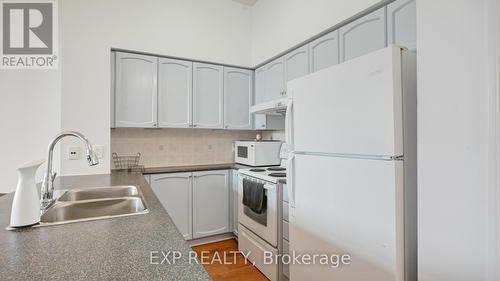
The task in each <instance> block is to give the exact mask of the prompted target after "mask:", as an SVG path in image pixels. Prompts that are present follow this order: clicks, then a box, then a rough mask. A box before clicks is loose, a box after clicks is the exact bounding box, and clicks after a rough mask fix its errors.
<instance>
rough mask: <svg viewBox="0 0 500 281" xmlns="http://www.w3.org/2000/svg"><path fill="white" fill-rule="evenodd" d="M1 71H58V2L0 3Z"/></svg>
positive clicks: (12, 1)
mask: <svg viewBox="0 0 500 281" xmlns="http://www.w3.org/2000/svg"><path fill="white" fill-rule="evenodd" d="M0 15H1V20H0V24H1V27H0V30H1V36H0V39H1V40H2V41H1V47H0V68H2V69H56V68H57V67H58V51H59V50H58V34H59V33H58V10H57V0H52V1H50V0H47V1H42V0H40V1H21V0H18V1H14V0H0Z"/></svg>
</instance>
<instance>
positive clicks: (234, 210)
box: [230, 170, 239, 235]
mask: <svg viewBox="0 0 500 281" xmlns="http://www.w3.org/2000/svg"><path fill="white" fill-rule="evenodd" d="M231 173H232V174H231V198H230V200H231V220H232V230H233V233H234V234H236V235H238V207H239V201H238V183H239V176H238V170H231Z"/></svg>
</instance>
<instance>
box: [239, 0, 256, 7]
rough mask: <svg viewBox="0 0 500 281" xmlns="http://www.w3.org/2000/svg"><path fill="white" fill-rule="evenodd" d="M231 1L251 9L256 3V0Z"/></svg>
mask: <svg viewBox="0 0 500 281" xmlns="http://www.w3.org/2000/svg"><path fill="white" fill-rule="evenodd" d="M233 1H234V2H238V3H241V4H243V5H246V6H249V7H252V6H253V5H255V3H257V1H258V0H233Z"/></svg>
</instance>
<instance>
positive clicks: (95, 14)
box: [61, 0, 251, 175]
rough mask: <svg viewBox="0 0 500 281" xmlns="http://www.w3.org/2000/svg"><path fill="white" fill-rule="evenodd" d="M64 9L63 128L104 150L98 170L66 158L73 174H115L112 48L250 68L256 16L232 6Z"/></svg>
mask: <svg viewBox="0 0 500 281" xmlns="http://www.w3.org/2000/svg"><path fill="white" fill-rule="evenodd" d="M61 9H62V19H61V22H62V26H63V30H62V44H63V58H62V62H63V68H62V69H63V76H62V93H63V94H62V127H63V128H64V129H71V130H77V131H81V132H82V133H84V134H85V135H86V136H87V137H88V138H89V139H90V140H91V141H92V142H94V144H100V145H104V146H105V150H106V151H105V155H106V157H105V158H104V159H102V161H101V162H102V163H101V164H100V165H98V166H95V167H88V166H87V164H86V163H85V161H83V160H81V161H71V160H66V158H65V157H64V155H63V157H62V158H63V159H62V164H61V165H62V167H61V169H62V173H64V174H67V175H69V174H85V173H108V172H109V169H110V166H109V164H110V162H109V145H110V130H109V115H110V114H109V111H110V100H109V88H110V63H109V54H110V48H111V47H115V48H123V49H131V50H138V51H143V52H151V53H158V54H167V55H172V56H180V57H187V58H192V59H200V60H208V61H215V62H220V63H228V64H235V65H242V66H250V65H251V59H250V54H251V50H250V47H251V44H250V36H249V34H250V10H249V9H245V8H244V6H242V5H241V4H238V3H235V2H233V1H228V0H210V1H196V0H142V1H134V0H108V1H102V0H86V1H80V0H65V1H62V3H61ZM64 150H66V149H64ZM64 150H63V151H64Z"/></svg>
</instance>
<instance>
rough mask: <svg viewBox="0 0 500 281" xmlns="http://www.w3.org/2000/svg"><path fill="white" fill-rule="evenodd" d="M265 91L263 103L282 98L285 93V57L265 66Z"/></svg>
mask: <svg viewBox="0 0 500 281" xmlns="http://www.w3.org/2000/svg"><path fill="white" fill-rule="evenodd" d="M265 67H266V70H265V76H266V78H265V83H264V87H265V91H264V97H263V101H270V100H275V99H279V98H282V97H283V95H284V93H285V62H284V57H281V58H278V59H276V60H274V61H272V62H270V63H268V64H266V65H265Z"/></svg>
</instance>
